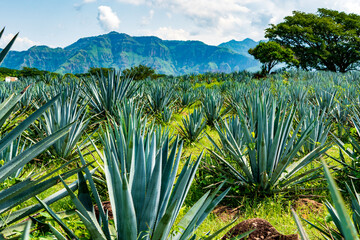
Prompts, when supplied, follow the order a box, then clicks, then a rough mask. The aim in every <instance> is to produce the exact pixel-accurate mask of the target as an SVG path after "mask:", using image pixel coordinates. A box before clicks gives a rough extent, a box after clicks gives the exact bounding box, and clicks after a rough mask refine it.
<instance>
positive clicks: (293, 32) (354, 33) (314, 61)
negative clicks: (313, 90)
mask: <svg viewBox="0 0 360 240" xmlns="http://www.w3.org/2000/svg"><path fill="white" fill-rule="evenodd" d="M359 36H360V16H359V15H357V14H347V13H344V12H338V11H335V10H329V9H324V8H319V9H318V11H317V13H316V14H313V13H304V12H299V11H294V12H293V15H292V16H288V17H285V21H284V22H282V23H279V24H277V25H274V24H272V25H271V27H270V28H267V29H266V34H265V37H267V38H269V39H270V40H272V41H276V42H278V43H280V44H281V45H283V46H286V47H290V48H291V49H292V50H293V51H294V53H295V56H296V58H297V59H298V60H299V62H300V67H301V68H303V69H306V70H310V69H318V70H328V71H333V72H346V71H349V70H352V69H357V68H358V66H359V60H360V54H359V51H360V37H359Z"/></svg>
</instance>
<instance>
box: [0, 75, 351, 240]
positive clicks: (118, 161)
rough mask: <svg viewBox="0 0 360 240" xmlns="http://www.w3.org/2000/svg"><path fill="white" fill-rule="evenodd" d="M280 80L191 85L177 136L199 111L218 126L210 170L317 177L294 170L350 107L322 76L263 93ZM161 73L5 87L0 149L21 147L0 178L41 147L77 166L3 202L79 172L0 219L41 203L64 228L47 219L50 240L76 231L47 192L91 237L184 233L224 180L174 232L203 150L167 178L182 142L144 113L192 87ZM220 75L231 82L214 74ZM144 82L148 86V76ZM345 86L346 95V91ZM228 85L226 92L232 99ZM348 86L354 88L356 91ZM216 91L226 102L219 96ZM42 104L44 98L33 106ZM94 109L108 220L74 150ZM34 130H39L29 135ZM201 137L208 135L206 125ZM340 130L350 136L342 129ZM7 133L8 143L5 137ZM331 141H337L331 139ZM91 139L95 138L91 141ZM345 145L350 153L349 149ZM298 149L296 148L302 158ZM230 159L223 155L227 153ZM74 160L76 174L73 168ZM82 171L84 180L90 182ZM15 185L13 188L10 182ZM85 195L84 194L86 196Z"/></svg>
mask: <svg viewBox="0 0 360 240" xmlns="http://www.w3.org/2000/svg"><path fill="white" fill-rule="evenodd" d="M281 82H282V81H277V82H275V83H273V82H271V81H268V82H266V81H265V82H263V83H256V82H250V83H246V84H247V85H243V84H244V83H240V85H239V86H244V88H243V89H242V90H239V88H238V89H237V90H239V91H238V92H240V95H239V94H238V95H235V91H233V92H231V91H228V90H227V89H225V90H226V91H224V90H221V89H216V90H211V89H206V88H205V89H203V88H200V89H199V90H197V91H199V92H198V93H199V95H200V96H202V97H203V98H202V110H201V111H197V110H195V111H194V112H193V113H192V114H190V115H189V116H188V117H185V118H184V120H183V127H182V126H179V127H180V133H181V135H182V136H185V137H184V138H191V141H196V140H197V138H195V139H194V138H193V136H195V135H197V134H198V133H201V132H202V129H203V128H204V126H205V124H204V123H205V120H203V119H204V117H205V118H206V122H207V123H208V124H209V125H212V126H214V127H215V129H216V131H217V132H218V134H219V136H220V140H221V141H220V144H221V146H219V145H218V144H217V143H216V141H214V140H213V144H214V147H215V149H213V150H211V151H210V152H211V154H212V156H213V157H214V159H216V160H217V163H218V164H219V165H218V167H219V168H218V169H220V170H222V171H221V172H223V173H226V174H227V175H228V177H229V178H234V177H235V178H236V181H237V183H239V184H241V185H244V186H247V187H248V188H250V189H254V191H264V192H266V191H274V190H277V189H284V188H288V187H291V186H294V185H295V184H299V183H302V182H304V181H308V180H311V179H313V178H315V177H317V176H318V172H317V171H316V170H319V169H311V170H308V171H306V172H303V173H301V174H297V173H298V172H299V171H300V170H302V169H304V168H305V167H306V166H307V165H308V164H310V163H311V162H312V161H313V160H314V159H316V158H317V157H318V156H320V155H321V154H322V153H324V152H325V151H326V150H327V148H328V147H329V146H327V145H326V144H325V143H326V137H327V135H328V133H329V131H330V124H329V121H326V119H328V118H329V116H333V118H334V119H336V120H339V121H340V120H341V119H342V118H343V116H346V117H345V120H343V121H344V122H345V124H349V123H348V122H349V118H350V117H351V116H356V108H355V107H353V108H355V110H352V111H349V113H343V111H342V110H341V108H343V107H344V104H343V103H342V102H340V101H341V98H339V97H336V95H337V94H338V91H337V90H336V87H334V86H330V87H329V86H323V87H322V88H319V89H320V90H316V89H314V90H313V92H311V91H312V90H311V91H304V89H301V88H300V87H299V89H300V90H294V91H293V93H292V95H291V91H292V90H289V92H288V93H285V94H283V95H282V94H271V90H272V89H273V88H277V89H282V88H284V86H286V84H287V83H281ZM163 84H164V85H163V86H162V87H159V86H157V85H152V83H134V82H132V81H131V79H126V78H121V76H119V75H117V74H116V73H113V74H110V75H109V76H108V77H104V76H96V77H95V76H93V77H92V78H90V79H83V80H82V81H80V82H76V81H75V80H74V81H73V80H70V81H68V82H66V84H64V83H61V84H54V85H53V86H44V85H41V84H40V85H39V84H35V85H33V86H31V87H30V88H31V89H28V90H26V91H24V92H23V93H22V94H19V95H16V96H15V95H11V96H10V97H9V98H5V99H4V100H3V102H2V104H1V108H4V110H1V114H2V117H1V119H0V120H1V123H2V124H3V125H4V126H5V127H4V128H2V131H1V132H2V133H3V132H4V133H7V134H4V137H2V138H1V140H0V144H1V143H2V142H6V145H3V146H2V148H0V152H3V150H5V149H6V148H7V147H9V149H16V148H18V149H19V148H20V147H14V146H21V150H20V151H16V150H15V151H13V152H15V154H9V155H11V157H9V158H8V161H7V162H4V164H3V166H2V167H1V168H0V171H1V175H0V176H1V178H0V179H1V181H2V182H3V181H5V180H6V179H7V178H8V177H10V176H14V175H13V174H16V175H15V176H19V173H20V172H19V170H21V168H22V167H23V166H24V165H25V164H26V163H27V162H29V161H30V160H31V159H32V158H34V157H35V156H36V155H39V154H40V153H41V152H43V151H45V149H48V154H51V155H52V156H55V157H56V158H61V159H65V160H71V159H73V158H74V157H75V154H77V155H78V156H79V158H80V159H81V161H82V164H83V167H81V168H78V169H74V170H72V171H69V172H67V173H65V174H62V175H60V176H57V177H51V175H53V172H51V173H49V174H47V175H45V176H42V177H39V178H38V179H36V181H34V180H33V178H31V177H29V178H27V179H25V180H23V181H22V182H21V183H19V184H20V185H18V184H15V185H14V186H12V187H10V188H8V189H6V190H3V191H2V197H1V201H2V208H1V209H3V210H1V211H2V213H4V212H6V211H8V210H9V209H11V208H12V207H14V206H16V205H17V204H19V203H21V202H23V201H24V200H26V199H28V198H30V197H33V196H35V195H38V194H39V193H41V192H42V191H44V190H45V189H47V188H49V186H52V185H54V184H56V183H57V182H58V181H59V180H61V181H62V182H63V183H64V181H63V179H65V178H67V177H70V176H71V175H73V174H75V173H78V179H79V180H78V181H77V182H74V183H72V184H70V185H69V186H68V185H67V184H65V183H64V187H65V189H64V190H62V191H60V192H59V193H56V194H54V195H51V196H49V197H48V198H47V199H44V200H40V199H39V204H38V205H35V206H32V207H29V208H26V209H21V210H20V211H17V212H15V213H12V214H11V215H10V216H9V217H8V218H7V220H6V221H4V222H2V226H6V225H7V224H10V223H12V222H15V221H17V220H19V219H21V218H23V217H25V216H28V215H31V214H32V213H34V212H36V211H38V210H39V209H41V208H45V209H46V210H47V211H48V212H49V214H50V215H51V216H53V218H54V219H55V220H56V221H57V222H58V224H59V225H60V226H61V227H62V229H63V232H61V231H59V230H58V229H56V228H54V227H53V226H51V225H49V224H47V226H49V228H50V229H51V231H52V232H53V234H54V235H55V236H56V237H57V238H58V239H66V237H69V238H75V239H76V238H77V236H75V234H74V233H73V232H72V231H71V230H70V229H69V228H68V227H67V226H66V225H65V224H64V223H63V222H62V221H61V219H60V218H59V217H58V216H57V215H56V214H55V213H54V212H53V211H52V210H51V209H50V207H49V205H50V204H51V203H53V202H55V201H57V200H58V199H60V198H63V197H64V196H66V195H70V196H71V198H72V200H73V201H74V204H75V205H76V207H77V214H78V215H79V217H80V219H81V220H82V222H83V223H84V225H85V226H86V228H87V229H88V231H89V232H90V234H91V235H92V237H93V238H95V239H98V238H99V239H113V238H115V239H136V238H138V237H141V238H146V239H168V238H171V239H189V238H191V239H194V238H195V236H194V235H193V233H194V230H195V229H196V228H197V227H198V226H199V225H200V224H201V222H202V221H203V220H204V219H205V217H206V216H207V214H208V213H209V212H210V211H211V210H212V209H213V208H214V207H215V206H216V204H217V203H218V202H219V201H220V200H221V199H222V198H223V197H224V195H225V194H226V192H227V191H229V190H228V189H227V190H226V191H225V192H223V193H221V194H220V195H219V196H216V194H217V193H218V192H219V191H220V189H221V187H222V185H220V187H219V188H218V189H216V190H215V191H214V192H213V193H210V192H208V193H206V194H205V195H204V196H203V197H202V198H201V199H200V200H199V201H198V202H197V203H196V204H195V205H194V206H193V207H192V208H191V209H190V211H189V212H188V214H186V215H185V216H184V218H183V219H182V220H181V221H180V223H179V225H178V228H177V231H173V230H174V228H173V225H174V223H175V219H176V217H177V215H178V213H179V211H180V208H181V206H182V204H183V202H184V199H185V197H186V195H187V193H188V191H189V187H190V184H191V182H192V179H193V178H194V174H195V172H196V169H197V167H198V165H199V162H200V159H201V156H200V157H198V159H197V160H196V161H195V162H194V163H192V162H191V161H190V159H189V160H188V161H186V163H185V167H184V168H183V169H182V171H181V173H180V175H179V177H178V178H177V179H176V172H177V168H178V164H179V161H180V157H181V148H182V145H181V143H180V141H179V139H177V138H176V139H175V140H171V139H170V136H169V132H168V131H165V133H164V131H162V130H161V129H157V130H154V129H155V128H156V127H155V125H153V124H151V125H150V126H147V121H146V120H144V119H145V118H143V114H142V113H143V111H144V112H150V113H154V114H159V113H160V114H163V112H165V109H166V107H167V106H169V105H171V103H172V102H174V101H175V100H174V99H175V98H176V94H175V92H174V91H175V90H173V89H174V88H172V87H171V86H174V85H176V86H178V88H179V89H180V90H179V91H184V92H191V91H195V90H194V89H193V90H190V89H192V87H191V85H190V87H189V84H187V83H181V82H177V81H173V83H171V82H170V83H168V82H164V83H163ZM166 84H168V85H166ZM171 84H173V85H171ZM227 84H229V83H224V84H223V85H225V86H226V85H227ZM232 84H233V85H234V86H237V85H236V84H235V83H232ZM306 84H308V83H306ZM148 85H150V87H146V86H148ZM11 86H12V85H11ZM39 86H40V87H41V86H44V89H42V90H40V91H38V89H39ZM239 86H238V87H239ZM15 87H18V88H19V86H15ZM20 87H21V85H20ZM253 87H256V88H257V89H260V92H259V93H258V92H256V93H255V94H254V91H251V90H250V89H251V88H253ZM325 87H326V88H325ZM284 89H285V88H284ZM325 89H326V90H325ZM329 89H330V90H329ZM349 89H351V88H349ZM29 90H31V93H35V95H36V97H35V98H39V99H35V98H32V97H31V96H30V97H28V99H27V102H25V103H27V105H26V104H24V105H21V104H17V103H20V101H21V99H22V98H25V96H26V94H28V93H29V92H30V91H29ZM333 90H334V91H333ZM335 90H336V91H335ZM332 91H333V92H332ZM284 92H286V91H284ZM304 92H305V93H304ZM347 92H348V94H349V95H351V94H350V93H351V91H347ZM329 93H330V94H329ZM232 94H234V98H231V97H232ZM307 94H308V95H309V96H308V97H307V96H306V95H307ZM35 95H34V96H35ZM194 95H196V94H194ZM53 96H55V97H53ZM143 96H145V98H144V97H143ZM229 96H230V97H229ZM287 96H293V99H297V100H296V101H294V104H293V105H291V103H289V101H287V100H286V97H287ZM356 96H357V95H356V94H354V97H355V98H356ZM197 97H199V96H197ZM189 98H190V99H191V97H189ZM50 99H51V100H50ZM233 99H236V100H233ZM125 100H126V101H125ZM182 100H183V99H182ZM231 100H233V101H231ZM336 100H338V101H339V102H337V101H336ZM128 101H129V102H128ZM184 101H185V102H182V101H181V104H182V107H185V106H186V103H188V104H190V103H191V104H193V103H194V102H195V101H196V100H195V101H194V100H190V101H188V100H186V99H185V100H184ZM354 101H355V100H354ZM31 102H34V103H35V104H34V106H35V107H34V108H33V109H30V111H34V113H33V115H30V116H29V117H28V118H26V120H25V121H23V122H22V123H21V124H20V125H18V126H17V127H16V128H14V129H12V128H11V126H6V125H7V122H6V119H7V118H8V117H9V116H10V114H11V111H17V112H18V113H22V112H24V107H27V106H29V103H31ZM226 102H228V103H227V104H226V105H227V106H226V107H222V106H223V105H225V103H226ZM10 103H11V104H10ZM40 103H42V104H43V106H42V107H37V105H40ZM337 104H338V106H339V107H338V108H339V109H338V112H340V114H338V115H337V112H336V110H335V109H337V108H336V107H334V106H336V105H337ZM355 106H356V105H355ZM46 109H47V111H46V112H45V110H46ZM346 110H348V109H346ZM28 111H29V109H26V112H28ZM231 111H233V112H234V111H236V112H237V114H236V116H230V117H227V118H226V119H224V120H223V116H227V115H228V114H230V113H231ZM354 112H355V113H354ZM89 113H92V114H91V115H92V117H91V118H89V117H88V116H89V115H88V114H89ZM170 115H171V114H170ZM203 116H204V117H203ZM336 116H339V118H337V117H336ZM39 117H41V118H39ZM104 117H105V118H107V119H108V124H106V125H105V126H103V129H105V130H102V132H101V133H100V137H101V143H102V145H103V146H104V149H103V153H101V151H100V150H97V152H98V154H99V155H100V156H101V160H102V163H100V165H99V166H100V167H102V168H103V169H102V172H103V173H104V175H105V178H106V184H107V189H108V192H109V197H110V202H111V206H112V208H113V214H114V224H113V225H112V224H111V222H109V220H108V216H107V213H106V212H104V211H103V210H101V209H102V207H101V202H100V197H99V194H98V189H97V188H96V186H95V183H94V181H93V180H92V178H91V177H90V176H91V175H92V172H91V171H89V170H88V168H87V163H86V162H85V161H84V159H83V155H82V151H83V150H84V149H85V148H86V147H87V144H88V141H87V140H88V139H91V136H89V137H84V136H83V134H84V132H85V130H86V129H88V128H91V125H94V123H96V119H103V118H104ZM36 119H39V120H36ZM35 120H36V122H35ZM34 122H35V123H34ZM33 123H34V124H33ZM19 126H21V127H20V128H19ZM25 130H26V131H25ZM14 131H15V132H14ZM21 134H27V135H28V136H30V137H28V138H30V139H32V141H33V143H32V146H31V147H29V146H26V144H25V145H22V144H20V142H21V141H20V140H19V138H18V137H19V136H20V135H21ZM2 135H3V134H2ZM39 136H40V139H36V138H38V137H39ZM198 136H199V135H198ZM209 138H210V139H211V137H210V136H209ZM59 139H60V140H59ZM350 139H353V138H351V136H350ZM15 140H16V141H17V142H14V141H15ZM37 140H40V141H39V142H37ZM352 142H353V144H354V146H356V140H355V139H353V141H352ZM338 143H339V144H341V139H339V140H338ZM11 145H12V146H11ZM0 146H1V145H0ZM93 146H94V148H95V149H96V145H95V144H93ZM354 149H355V148H354ZM344 150H345V147H344ZM346 151H348V150H346ZM19 152H21V153H19ZM16 153H19V154H16ZM346 153H348V154H351V153H350V152H349V151H348V152H346ZM356 153H357V152H355V153H353V154H356ZM299 154H300V155H303V157H302V158H301V159H300V160H299V159H298V157H299ZM228 159H231V160H232V161H231V162H229V161H228ZM18 162H19V163H18ZM68 164H69V163H68ZM66 166H67V165H64V166H62V167H61V168H60V169H56V170H54V172H55V171H60V170H61V169H63V168H65V167H66ZM224 169H226V170H224ZM227 170H229V171H227ZM82 171H84V172H85V173H86V176H83V174H82V173H81V172H82ZM135 175H136V177H135ZM139 176H140V177H139ZM85 179H86V180H87V181H88V183H89V185H90V191H89V187H88V186H87V185H86V181H85ZM175 180H176V181H175ZM329 181H330V180H329ZM30 183H31V184H30ZM76 188H78V189H79V190H78V196H75V195H74V193H73V192H74V191H75V189H76ZM13 189H16V190H18V189H20V190H21V191H17V192H14V190H13ZM90 192H91V194H90ZM144 193H146V194H144ZM90 195H92V196H93V198H90ZM9 199H16V201H9ZM92 199H94V200H95V204H97V205H98V209H100V218H99V220H97V219H96V218H95V216H94V209H93V203H92ZM0 204H1V203H0ZM0 206H1V205H0ZM124 219H126V220H127V221H124ZM27 229H29V227H28V226H27ZM64 232H65V233H64ZM211 237H213V236H210V238H211Z"/></svg>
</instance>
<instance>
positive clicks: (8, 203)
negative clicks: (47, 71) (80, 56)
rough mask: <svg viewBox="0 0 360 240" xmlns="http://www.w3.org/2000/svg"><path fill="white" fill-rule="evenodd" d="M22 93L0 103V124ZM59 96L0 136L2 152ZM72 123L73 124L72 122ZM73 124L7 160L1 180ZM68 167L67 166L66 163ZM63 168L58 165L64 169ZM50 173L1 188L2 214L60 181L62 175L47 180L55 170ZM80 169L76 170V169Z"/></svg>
mask: <svg viewBox="0 0 360 240" xmlns="http://www.w3.org/2000/svg"><path fill="white" fill-rule="evenodd" d="M21 97H22V94H19V95H14V94H13V95H11V96H10V97H9V98H8V99H6V100H5V101H4V102H3V103H2V104H0V124H1V125H2V124H3V123H4V122H5V120H6V117H7V116H9V115H10V113H11V110H12V109H13V108H14V106H15V105H16V103H17V102H18V101H19V100H20V98H21ZM58 98H59V96H57V97H55V98H53V99H52V100H50V101H49V102H47V103H46V104H45V105H44V106H42V107H41V108H39V109H38V110H37V111H35V112H34V113H33V114H32V115H30V116H29V117H28V118H26V119H25V120H24V121H22V122H21V123H20V124H19V125H18V126H17V127H15V128H14V129H13V130H12V131H11V132H8V133H7V134H5V136H2V138H1V139H0V152H3V151H4V150H5V149H6V148H7V147H8V146H10V145H11V144H12V143H13V141H14V140H15V139H16V138H17V137H19V136H20V135H21V134H22V133H23V131H25V130H26V129H27V128H28V126H29V125H30V124H31V123H32V122H33V121H34V120H35V119H37V118H38V117H40V116H41V114H43V112H44V111H45V110H46V109H47V108H48V107H49V106H51V105H52V104H54V102H55V101H56V100H57V99H58ZM70 126H71V125H70ZM70 126H66V127H65V128H63V129H60V130H59V131H57V132H55V133H54V134H52V135H49V136H48V137H46V138H45V139H43V140H41V141H40V142H38V143H36V144H34V145H33V146H31V147H29V148H27V149H26V150H24V151H22V152H21V153H19V154H18V155H16V156H13V157H12V158H11V160H10V161H8V162H6V163H4V164H3V165H2V166H1V167H0V182H4V181H5V180H6V179H7V178H8V177H10V176H12V175H13V174H16V173H17V172H18V171H19V169H21V168H23V167H24V165H25V164H26V163H28V162H29V161H30V160H31V159H33V158H34V157H35V156H37V155H39V154H40V153H41V152H43V151H44V150H45V149H47V148H48V147H49V146H51V145H52V144H53V143H54V142H56V141H57V140H58V139H59V138H61V137H62V136H63V135H65V134H66V133H67V131H68V128H69V127H70ZM63 167H65V166H63ZM63 167H61V168H59V169H62V168H63ZM59 169H57V170H55V171H53V172H52V173H50V175H46V176H42V177H39V176H37V177H36V176H31V177H28V178H26V179H25V180H23V181H21V182H19V183H17V184H15V185H12V186H11V187H10V188H7V189H4V190H2V191H0V214H2V213H4V212H6V211H8V210H10V209H11V208H12V207H14V206H16V205H18V204H20V203H22V202H24V201H25V200H27V199H29V198H31V197H33V196H34V195H36V194H38V193H41V192H42V191H45V190H46V189H48V188H50V187H51V186H53V185H55V184H57V183H58V181H59V177H52V178H50V179H48V178H49V177H50V176H51V175H52V174H54V172H56V171H58V170H59ZM74 171H77V170H74ZM73 174H74V172H73V171H70V172H68V173H66V174H65V175H63V176H64V177H66V178H67V177H69V176H71V175H73Z"/></svg>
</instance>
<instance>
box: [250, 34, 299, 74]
mask: <svg viewBox="0 0 360 240" xmlns="http://www.w3.org/2000/svg"><path fill="white" fill-rule="evenodd" d="M249 53H250V54H251V55H253V56H254V58H255V59H257V60H259V61H260V62H261V63H262V64H263V66H262V72H263V73H266V74H268V73H270V71H271V69H272V68H273V67H275V65H276V64H278V63H281V62H286V63H288V64H289V65H297V64H298V63H299V62H298V61H297V60H296V59H295V58H294V52H293V51H292V50H291V49H289V48H285V47H282V46H281V45H280V44H278V43H277V42H273V41H269V42H260V43H259V44H258V45H257V46H256V47H255V48H251V49H249Z"/></svg>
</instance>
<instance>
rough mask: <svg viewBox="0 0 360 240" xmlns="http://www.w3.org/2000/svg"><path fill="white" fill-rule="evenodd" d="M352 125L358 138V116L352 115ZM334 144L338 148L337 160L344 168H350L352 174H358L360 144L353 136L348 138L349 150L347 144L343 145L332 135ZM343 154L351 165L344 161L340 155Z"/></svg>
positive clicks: (359, 125) (359, 124)
mask: <svg viewBox="0 0 360 240" xmlns="http://www.w3.org/2000/svg"><path fill="white" fill-rule="evenodd" d="M351 120H352V123H353V125H354V128H355V130H356V134H357V137H359V136H360V117H359V115H358V114H356V113H355V114H354V118H352V119H351ZM332 136H333V138H334V141H335V143H336V144H337V145H338V146H339V148H340V149H339V153H340V158H341V159H340V160H337V159H335V160H337V161H338V162H340V163H341V164H342V165H344V166H345V167H348V168H350V169H351V170H352V171H354V172H359V170H358V167H359V163H360V144H359V142H358V141H357V138H356V137H354V136H351V135H350V136H349V144H350V145H351V148H349V147H348V144H345V143H344V142H343V141H342V140H341V139H340V138H338V137H337V136H335V135H334V134H332ZM342 152H344V153H345V154H346V155H347V156H348V157H350V159H351V163H350V164H348V163H346V161H345V160H344V156H343V154H342Z"/></svg>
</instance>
